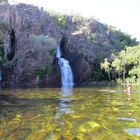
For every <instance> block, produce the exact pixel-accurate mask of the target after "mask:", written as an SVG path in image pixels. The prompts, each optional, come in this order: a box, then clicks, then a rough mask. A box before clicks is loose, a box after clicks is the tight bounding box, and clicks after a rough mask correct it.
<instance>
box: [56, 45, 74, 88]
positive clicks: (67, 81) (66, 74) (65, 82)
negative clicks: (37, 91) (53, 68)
mask: <svg viewBox="0 0 140 140" xmlns="http://www.w3.org/2000/svg"><path fill="white" fill-rule="evenodd" d="M56 57H57V58H58V64H59V66H60V71H61V83H62V88H65V87H71V88H72V87H73V85H74V82H73V73H72V70H71V67H70V65H69V61H68V60H66V59H64V58H62V57H61V50H60V47H57V50H56Z"/></svg>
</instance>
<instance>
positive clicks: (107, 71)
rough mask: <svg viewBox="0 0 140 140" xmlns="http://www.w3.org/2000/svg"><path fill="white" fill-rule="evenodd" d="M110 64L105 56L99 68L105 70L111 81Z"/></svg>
mask: <svg viewBox="0 0 140 140" xmlns="http://www.w3.org/2000/svg"><path fill="white" fill-rule="evenodd" d="M110 66H111V65H110V63H109V62H108V60H107V58H105V59H104V62H103V63H102V62H101V69H104V70H105V72H106V73H107V75H108V80H109V82H110V81H111V79H110V71H111V67H110Z"/></svg>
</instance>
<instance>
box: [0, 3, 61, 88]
mask: <svg viewBox="0 0 140 140" xmlns="http://www.w3.org/2000/svg"><path fill="white" fill-rule="evenodd" d="M0 19H2V20H3V21H4V22H5V23H6V24H8V25H9V29H8V30H4V31H3V36H4V49H5V59H6V63H5V64H4V67H5V69H7V70H5V71H7V72H6V73H5V78H4V81H3V86H7V87H35V86H37V85H38V81H39V80H38V79H39V78H38V76H39V75H37V73H38V71H39V70H40V69H41V68H44V67H46V66H47V65H48V64H51V63H52V62H53V57H54V55H53V54H52V53H53V50H54V49H55V48H56V47H57V42H58V41H59V34H60V33H59V32H58V30H57V28H55V26H54V25H53V22H52V20H51V19H50V18H49V16H48V14H47V13H46V12H44V11H41V10H39V9H38V8H37V7H33V6H31V5H26V4H19V5H16V6H11V5H8V4H6V5H3V6H1V8H0ZM9 69H10V70H9Z"/></svg>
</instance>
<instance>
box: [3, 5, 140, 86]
mask: <svg viewBox="0 0 140 140" xmlns="http://www.w3.org/2000/svg"><path fill="white" fill-rule="evenodd" d="M0 19H1V20H0V63H1V64H2V65H4V64H3V62H4V59H3V58H5V57H4V55H5V54H4V50H5V52H6V51H7V52H8V51H9V52H10V54H12V57H10V59H9V60H7V61H9V62H10V64H11V69H10V71H8V78H9V79H7V83H9V82H10V84H11V85H12V86H21V85H22V86H23V85H24V87H34V86H36V85H37V84H38V80H36V79H37V77H38V76H39V77H40V79H44V78H45V77H49V73H51V72H52V71H51V70H52V69H51V67H52V65H53V61H54V58H55V56H54V54H55V49H56V47H57V46H60V40H61V37H62V34H66V36H68V38H69V42H68V45H67V48H64V49H65V54H64V57H66V58H67V59H68V60H69V62H70V64H71V67H72V70H73V73H74V80H75V83H76V84H83V83H84V82H89V81H102V80H109V81H111V80H115V81H116V80H117V79H118V78H119V77H121V78H122V73H123V78H128V77H135V78H133V79H138V77H139V76H138V75H135V74H134V73H136V71H137V69H138V68H139V65H138V64H136V63H134V62H133V63H132V61H131V63H132V64H126V65H125V70H120V69H121V68H120V69H119V70H118V66H117V63H118V60H119V61H120V59H121V57H122V56H123V57H124V53H123V52H125V54H126V53H128V52H129V51H128V49H129V48H130V47H126V46H137V45H138V43H139V42H137V41H136V39H135V38H132V37H131V36H130V35H128V34H126V33H123V32H121V31H120V30H117V29H116V28H114V27H112V26H109V25H107V24H103V23H100V22H99V21H98V20H96V19H93V18H91V19H86V18H83V17H80V16H68V15H62V14H57V13H52V12H51V13H48V12H47V11H44V10H43V9H38V8H37V7H34V6H32V5H26V4H19V5H13V6H11V5H9V4H3V5H0ZM9 27H10V30H9ZM7 28H8V29H7ZM13 38H14V40H13ZM15 43H16V44H15ZM12 48H14V53H12ZM127 48H128V49H127ZM132 48H135V47H132ZM122 50H123V51H122ZM112 54H114V55H112ZM10 56H11V55H10ZM8 58H9V57H8ZM123 59H124V58H123ZM134 61H135V60H134ZM6 63H7V62H6ZM77 64H78V65H77ZM118 65H120V64H118ZM122 67H123V68H124V65H122ZM54 69H55V68H54ZM57 69H58V68H56V71H57V72H56V71H55V72H54V74H53V75H54V76H53V79H54V81H57V79H58V77H59V76H58V75H59V74H58V72H59V70H57ZM132 69H135V70H133V71H132ZM120 71H121V72H120ZM124 71H126V72H124ZM124 73H125V75H124ZM5 75H7V73H6V74H5ZM55 75H57V76H56V77H55ZM49 79H50V80H51V79H52V78H51V77H49ZM50 80H49V81H50ZM27 81H28V82H27ZM29 83H30V84H29ZM52 83H53V82H52ZM45 86H46V85H45Z"/></svg>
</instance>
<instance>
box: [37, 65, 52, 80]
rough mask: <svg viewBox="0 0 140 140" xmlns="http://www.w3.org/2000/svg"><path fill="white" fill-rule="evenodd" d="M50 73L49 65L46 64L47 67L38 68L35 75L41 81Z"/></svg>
mask: <svg viewBox="0 0 140 140" xmlns="http://www.w3.org/2000/svg"><path fill="white" fill-rule="evenodd" d="M50 72H51V64H48V65H47V66H45V67H43V68H40V69H38V70H37V72H36V73H37V75H38V76H39V78H40V79H42V78H43V77H44V76H45V75H48V74H49V73H50Z"/></svg>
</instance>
